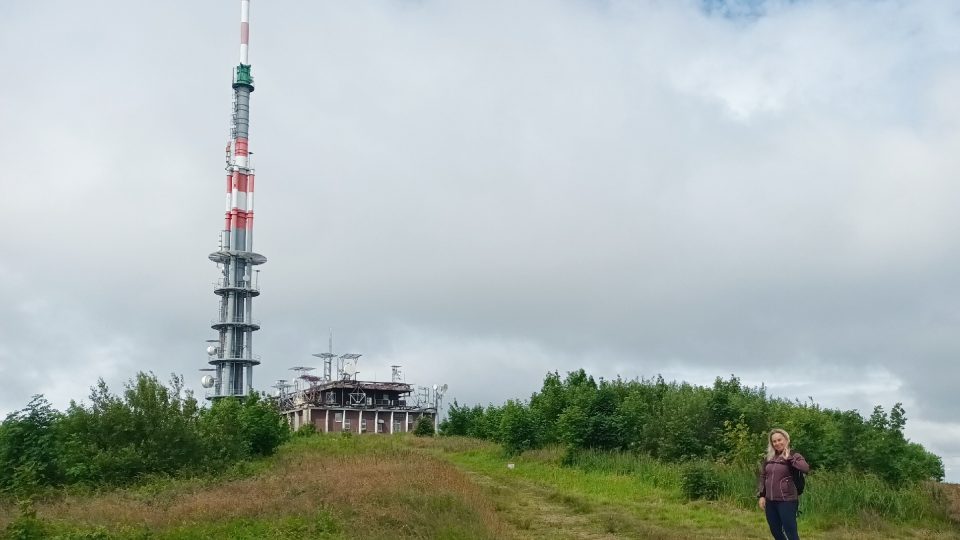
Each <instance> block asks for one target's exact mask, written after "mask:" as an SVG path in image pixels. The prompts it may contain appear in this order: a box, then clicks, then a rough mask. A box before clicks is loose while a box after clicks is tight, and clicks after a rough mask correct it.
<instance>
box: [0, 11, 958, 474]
mask: <svg viewBox="0 0 960 540" xmlns="http://www.w3.org/2000/svg"><path fill="white" fill-rule="evenodd" d="M228 4H229V3H228ZM24 6H25V5H19V7H17V8H16V9H12V10H10V8H9V7H8V8H7V9H8V10H10V11H9V12H8V13H7V15H8V16H5V17H4V22H3V23H2V24H3V28H2V30H3V31H2V32H0V50H17V51H20V52H19V53H18V54H16V55H5V59H4V62H5V65H4V69H5V73H7V74H9V75H10V76H9V77H8V82H7V83H6V84H5V85H4V86H3V88H2V89H0V115H2V117H3V118H4V119H5V129H4V130H2V131H0V162H2V163H4V167H5V169H4V177H3V178H0V183H2V187H3V191H4V196H3V197H0V226H2V227H3V230H5V231H14V234H5V235H4V236H2V237H0V249H2V251H3V253H4V254H5V258H4V259H3V261H2V262H0V278H2V282H3V284H2V285H0V287H2V288H0V291H2V292H3V293H4V297H5V299H8V300H9V301H5V303H4V305H3V306H2V307H0V322H2V323H3V326H2V329H0V357H2V369H3V371H2V374H3V377H4V382H3V383H2V386H0V410H6V411H9V410H12V409H14V408H16V407H19V406H22V404H24V403H25V402H26V399H28V397H29V395H30V394H32V393H35V392H37V391H49V392H52V393H55V394H56V395H57V396H62V399H63V400H66V399H69V398H71V397H72V398H82V397H83V396H84V395H86V387H87V386H89V385H90V384H93V383H94V382H95V380H96V377H97V376H105V377H106V378H107V379H108V380H109V381H110V382H111V384H114V385H117V384H120V382H121V381H122V380H123V379H125V378H127V377H129V376H131V375H132V374H133V372H134V371H135V370H137V369H144V370H153V371H155V372H157V373H159V374H166V373H167V372H170V371H176V372H182V373H187V374H188V375H190V374H193V373H194V370H195V369H196V368H198V367H202V366H204V363H205V361H206V358H205V356H204V354H203V350H202V349H203V340H204V339H207V338H208V337H210V336H211V335H212V332H211V331H210V330H209V329H208V328H207V327H206V326H207V325H208V321H209V319H210V318H211V317H212V314H213V312H214V310H215V308H216V301H215V297H214V296H213V294H212V293H211V291H210V288H209V286H208V285H209V283H210V282H212V281H213V280H214V279H215V278H216V275H215V269H214V267H213V265H212V263H209V261H207V260H206V254H207V253H208V252H209V251H212V250H214V249H215V248H216V232H217V229H218V228H219V227H220V223H221V221H220V220H221V217H220V211H221V200H222V194H221V192H222V177H221V172H220V167H221V166H222V151H223V143H224V141H225V138H226V127H227V121H228V116H227V115H228V110H229V107H228V106H229V98H230V93H229V84H228V81H229V73H230V69H231V67H232V65H233V63H234V62H235V56H236V50H235V41H236V17H235V16H236V12H235V11H234V10H233V9H232V8H230V7H229V5H228V6H226V7H225V6H223V5H215V4H213V3H200V4H198V3H195V2H185V1H171V2H164V3H163V4H162V5H160V6H159V7H158V9H156V10H151V11H150V12H149V13H148V12H145V11H142V10H143V7H142V6H137V5H134V4H131V3H121V2H112V3H101V4H96V5H94V6H86V5H83V6H82V5H80V4H76V3H72V2H55V3H53V4H50V3H48V4H46V5H45V7H44V9H40V8H39V7H30V6H27V7H24ZM734 7H736V6H734ZM91 9H92V10H93V11H92V12H91V11H90V10H91ZM737 13H739V12H737ZM737 13H733V15H737ZM751 13H752V15H751V16H750V17H746V18H742V17H739V16H734V17H723V16H718V15H717V13H716V12H714V13H712V14H711V12H710V11H705V10H702V9H700V5H699V4H698V3H696V2H689V3H658V2H641V1H638V2H622V3H606V4H602V5H598V4H595V3H590V2H572V3H562V4H558V3H555V2H546V1H542V2H529V3H522V4H517V3H515V2H487V3H482V4H476V3H470V2H443V3H439V2H418V3H410V2H390V1H386V0H383V1H379V2H367V3H362V4H358V3H344V4H322V3H320V4H318V3H309V2H301V3H270V2H256V1H255V2H254V5H253V14H252V38H251V42H252V43H251V59H252V62H253V65H254V75H255V77H256V82H257V90H256V92H255V93H254V95H253V104H252V107H253V108H252V135H251V141H252V142H251V148H252V149H253V151H254V152H255V155H254V160H255V164H256V166H257V168H258V182H257V230H256V244H257V249H258V251H261V252H262V253H264V254H265V255H267V256H268V258H269V262H268V264H267V265H265V266H264V267H262V270H263V271H262V273H261V278H260V279H261V283H262V287H263V291H264V292H263V296H262V297H260V298H259V299H258V300H257V301H256V316H257V317H258V318H260V319H262V320H263V330H262V331H261V332H259V333H258V334H257V335H256V343H255V347H256V349H257V352H258V353H259V354H262V355H263V356H264V364H263V365H262V366H261V367H260V368H258V370H257V372H256V376H255V378H256V382H257V383H258V386H261V387H266V386H267V385H268V384H270V383H272V381H273V380H274V379H277V378H289V374H290V372H289V371H287V370H286V368H287V367H289V366H293V365H297V364H302V363H305V362H309V361H311V360H312V357H310V356H309V354H310V353H312V352H317V351H318V350H323V349H325V348H326V335H327V330H328V329H329V328H330V327H333V328H334V329H335V332H336V347H337V348H338V349H341V350H348V349H349V350H352V351H355V352H362V353H364V354H365V356H364V357H363V359H362V361H361V369H364V370H366V369H368V368H369V370H370V371H369V372H366V371H365V373H369V374H370V375H371V376H372V375H373V374H374V373H376V374H377V375H384V376H385V375H386V374H387V373H389V366H390V364H391V363H402V364H403V365H404V366H405V367H404V369H405V372H406V373H407V375H408V377H409V379H410V380H415V381H417V382H421V383H423V384H432V383H433V382H439V381H441V380H442V381H444V382H449V383H451V386H452V390H451V394H450V396H451V397H457V398H458V399H460V401H468V402H474V401H476V402H481V403H486V402H491V401H493V402H496V401H501V400H502V399H505V398H507V397H525V396H526V395H529V393H530V392H531V391H533V390H535V389H536V388H537V387H538V386H539V383H540V380H541V377H542V376H543V374H544V373H545V372H546V371H550V370H554V369H556V370H559V371H561V372H563V371H565V370H568V369H576V368H578V367H580V366H585V367H588V368H590V369H591V370H593V371H595V372H596V373H597V374H598V375H603V376H606V377H611V376H615V375H616V374H621V375H623V376H625V377H628V378H629V377H634V376H652V375H655V374H656V373H658V372H663V373H665V374H666V375H669V374H671V373H673V374H676V375H677V376H679V377H690V378H692V379H696V380H697V381H699V382H706V383H708V382H709V381H710V380H712V378H713V377H714V376H716V375H727V374H729V373H736V374H738V375H741V376H742V377H743V378H744V380H745V381H746V380H749V381H752V382H754V383H757V384H759V383H760V382H764V383H766V384H768V385H769V386H770V387H771V388H775V389H777V391H778V392H779V391H782V392H783V395H784V396H785V397H798V398H800V399H804V398H805V397H806V396H807V395H813V396H814V397H815V398H816V399H818V400H821V399H822V400H823V402H824V404H825V405H827V406H837V407H845V408H846V407H855V408H861V409H863V410H869V408H870V407H872V405H873V404H874V402H875V401H876V395H875V393H873V392H872V390H873V389H875V388H878V387H882V388H884V389H886V391H885V393H884V396H883V398H884V400H888V398H889V400H901V401H904V402H906V403H908V413H909V414H910V415H911V421H914V419H915V421H917V422H927V424H924V425H927V426H929V425H936V426H942V427H943V429H945V430H947V432H950V430H954V429H956V425H957V424H956V423H955V422H954V421H953V419H954V418H955V417H956V412H957V411H956V405H955V400H953V399H952V392H953V389H952V384H951V383H950V381H955V380H957V379H958V378H960V368H958V367H957V365H958V364H956V362H952V361H951V358H952V357H953V356H955V354H956V351H957V349H958V346H960V343H958V342H957V339H956V338H955V337H954V336H953V333H954V332H953V329H955V328H956V327H957V323H958V322H960V321H958V318H960V314H958V311H957V310H956V309H955V308H953V304H955V302H954V301H953V299H956V298H957V296H958V293H960V291H958V287H957V285H956V284H955V282H956V279H955V276H956V275H957V274H958V272H957V268H958V266H960V264H958V263H960V261H958V258H957V256H956V255H955V254H956V253H958V252H960V250H958V249H957V248H958V241H957V240H956V236H955V235H954V234H952V231H955V230H957V228H958V225H960V223H958V218H957V213H956V212H955V211H953V208H954V206H955V202H956V201H957V200H958V198H960V188H958V187H957V186H956V183H955V182H953V181H952V179H953V178H955V177H956V175H957V171H958V170H960V158H958V157H956V156H957V155H958V153H957V152H956V151H955V149H956V148H957V147H958V145H960V136H958V133H960V132H958V129H957V128H958V126H960V107H958V105H957V104H956V100H955V99H953V96H955V95H956V89H957V88H958V87H960V73H958V72H957V69H956V62H955V61H954V60H955V56H956V52H957V51H956V46H955V44H954V40H953V39H952V38H951V36H952V35H955V33H956V30H957V27H958V26H960V20H958V16H957V14H956V13H954V11H953V8H952V7H951V3H950V2H922V3H919V2H918V3H911V4H909V5H904V4H897V3H881V4H879V5H871V6H866V5H862V4H849V5H843V6H840V5H837V4H835V3H828V2H802V3H767V4H766V5H765V7H764V9H763V10H762V11H761V12H759V13H754V12H751ZM741 14H742V13H741ZM748 15H749V14H748ZM78 20H86V21H91V22H90V24H85V25H78V24H77V23H76V21H78ZM30 306H34V307H33V309H34V311H32V312H31V311H29V309H27V308H29V307H30ZM25 309H27V311H24V310H25ZM786 362H802V363H803V364H804V365H807V366H809V370H808V373H807V375H806V376H805V377H804V378H802V380H784V379H783V377H782V375H781V374H780V372H778V371H776V370H774V369H771V366H775V365H778V364H782V363H786ZM20 365H23V366H29V367H28V368H25V369H19V368H17V367H16V366H20ZM854 379H856V380H863V381H865V382H864V383H863V384H857V385H850V386H846V385H841V384H838V383H837V381H838V380H854ZM65 381H68V382H69V384H67V382H65ZM871 385H875V386H871ZM68 394H69V396H68ZM821 396H822V397H821ZM64 402H65V401H61V402H60V403H64ZM884 405H885V406H889V405H890V403H884ZM935 431H936V430H935V429H932V428H925V429H924V430H921V431H918V432H917V435H916V437H917V438H918V440H920V442H924V439H923V438H924V437H928V438H929V441H931V443H934V442H935V444H937V445H939V446H938V448H943V449H944V450H943V451H944V452H950V453H951V454H950V455H949V456H948V458H950V456H957V455H960V453H958V452H957V450H956V449H955V448H953V447H952V446H949V445H945V444H943V443H942V442H940V441H939V439H935V437H934V435H931V433H934V432H935ZM950 459H953V458H950Z"/></svg>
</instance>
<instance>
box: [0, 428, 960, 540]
mask: <svg viewBox="0 0 960 540" xmlns="http://www.w3.org/2000/svg"><path fill="white" fill-rule="evenodd" d="M566 456H567V452H566V450H565V449H563V448H562V447H559V446H554V447H548V448H544V449H539V450H531V451H527V452H524V453H523V454H520V455H515V456H508V455H507V454H505V453H504V452H503V449H502V447H501V446H500V445H497V444H495V443H491V442H485V441H480V440H476V439H469V438H461V437H422V438H421V437H414V436H410V435H407V434H397V435H393V436H385V435H381V436H374V435H369V436H356V435H342V434H337V435H332V434H326V435H322V434H305V435H303V436H297V437H294V438H293V439H291V440H290V441H289V442H287V443H286V444H284V445H282V446H281V447H280V448H279V450H278V451H277V453H276V454H274V455H273V456H271V457H268V458H262V459H257V460H254V461H251V462H247V464H245V465H242V466H238V467H234V468H233V469H232V470H231V471H230V472H229V473H228V474H223V473H221V474H218V475H216V476H212V475H204V476H199V477H193V478H179V479H176V478H158V477H154V478H152V479H149V480H147V481H143V482H141V483H138V484H137V485H134V486H127V487H124V488H118V489H110V490H101V491H89V490H83V489H80V488H76V487H74V488H69V489H68V490H66V491H64V492H61V493H60V494H59V495H56V496H53V494H49V493H48V495H47V497H46V498H45V499H42V500H38V501H36V502H35V503H34V504H33V506H32V508H25V509H23V510H20V511H18V510H17V509H16V508H15V507H14V505H12V504H10V503H8V504H4V503H2V502H0V538H4V537H6V538H61V539H64V540H66V539H72V540H80V539H104V540H106V539H117V540H119V539H134V538H151V539H180V538H203V539H204V540H208V539H214V538H230V539H237V538H241V539H242V538H250V539H254V538H256V539H270V538H285V539H289V538H321V539H322V538H327V539H341V538H344V539H345V538H352V537H355V536H356V535H357V534H358V533H359V532H360V531H362V532H363V533H364V534H369V535H372V536H374V537H390V538H431V539H434V538H436V539H490V538H497V539H510V538H517V539H540V538H542V539H547V538H549V539H551V540H554V539H560V540H564V539H583V538H658V539H665V540H670V539H691V538H710V539H750V538H754V539H762V538H766V537H767V536H768V534H769V533H767V531H766V525H765V522H764V519H763V515H762V513H761V512H760V511H759V510H758V509H757V508H756V506H750V507H744V506H741V505H740V504H739V503H738V502H737V501H736V500H731V499H728V498H726V497H721V498H720V499H718V500H711V501H705V500H695V501H689V500H688V499H687V498H686V497H685V496H684V494H683V493H682V490H681V487H680V479H681V478H682V474H683V470H684V469H683V468H684V465H683V464H674V463H665V462H663V461H660V460H656V459H652V458H649V457H642V456H637V455H634V454H630V453H610V452H601V451H588V452H586V453H584V454H582V455H581V460H582V461H580V462H577V463H572V464H570V463H568V464H564V461H565V459H567V458H566ZM508 463H513V464H514V467H513V468H508V467H507V464H508ZM817 481H818V484H817V485H816V486H812V487H811V492H810V493H809V494H808V495H809V496H810V497H812V496H813V493H814V492H813V489H814V488H816V490H817V493H820V494H822V493H823V492H824V490H826V489H827V488H826V487H825V486H826V484H825V483H824V481H823V480H822V479H817ZM880 485H881V486H884V489H887V488H886V487H885V484H883V483H881V484H880ZM808 495H804V497H805V502H804V505H805V508H806V509H805V511H804V513H803V515H802V516H801V518H800V520H801V521H800V523H801V528H802V530H803V533H804V538H807V539H808V540H809V539H814V540H816V539H831V540H854V539H857V540H860V539H863V540H865V539H868V538H869V539H871V540H874V539H885V538H926V539H944V540H945V539H950V538H960V534H958V529H957V527H956V525H954V524H951V523H950V522H949V521H948V520H946V519H944V518H942V517H937V516H934V515H932V514H930V515H927V516H926V517H918V518H917V519H911V520H908V521H902V522H898V521H897V520H892V519H885V518H882V517H878V516H876V515H874V516H873V519H869V520H855V521H854V522H849V523H845V522H843V521H837V520H835V519H833V518H832V517H830V516H825V515H823V514H822V513H821V508H822V506H821V505H819V504H813V502H812V501H813V498H809V499H808V498H807V497H808ZM928 502H929V499H928Z"/></svg>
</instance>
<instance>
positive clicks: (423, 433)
mask: <svg viewBox="0 0 960 540" xmlns="http://www.w3.org/2000/svg"><path fill="white" fill-rule="evenodd" d="M413 434H414V435H416V436H417V437H432V436H433V419H432V418H427V417H426V416H421V417H420V418H418V419H417V424H416V425H415V426H413Z"/></svg>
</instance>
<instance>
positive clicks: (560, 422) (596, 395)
mask: <svg viewBox="0 0 960 540" xmlns="http://www.w3.org/2000/svg"><path fill="white" fill-rule="evenodd" d="M906 421H907V417H906V412H905V411H904V408H903V406H902V405H901V404H900V403H897V404H895V405H894V406H893V407H892V408H891V409H890V411H889V412H887V411H885V410H884V409H883V407H881V406H879V405H878V406H876V407H875V408H874V409H873V412H872V414H871V415H870V416H869V417H867V418H864V417H863V416H862V415H861V414H860V413H858V412H857V411H852V410H850V411H840V410H834V409H828V408H821V407H820V406H819V405H817V404H815V403H813V402H809V403H805V402H798V401H789V400H785V399H777V398H772V397H770V396H768V395H767V392H766V389H765V388H764V387H762V386H761V387H759V388H750V387H746V386H744V385H742V384H741V382H740V380H739V379H738V378H736V377H734V376H731V377H730V378H729V379H726V380H724V379H722V378H720V377H718V378H717V379H716V380H715V381H714V383H713V386H712V387H704V386H697V385H691V384H688V383H677V382H669V383H668V382H666V381H664V379H663V378H662V377H660V376H657V377H656V378H654V379H635V380H623V379H621V378H619V377H618V378H617V379H615V380H603V379H602V378H601V379H600V381H599V382H597V381H596V380H595V379H594V378H593V377H592V376H590V375H588V374H587V373H586V372H585V371H584V370H583V369H580V370H578V371H574V372H570V373H568V374H567V375H566V376H565V377H561V376H560V375H559V374H558V373H557V372H552V373H548V374H547V375H546V377H545V378H544V381H543V386H542V388H541V389H540V391H539V392H535V393H534V394H533V395H532V396H531V398H530V399H529V400H526V401H521V400H510V401H507V402H506V403H505V404H503V405H499V406H497V405H488V406H487V407H482V406H480V405H474V406H467V405H460V404H459V403H457V402H456V401H454V402H453V404H452V405H451V406H450V407H449V410H448V416H447V419H446V420H445V421H444V422H443V423H442V424H441V430H442V433H443V434H445V435H463V436H469V437H476V438H481V439H489V440H493V441H496V442H499V443H501V444H502V445H503V447H504V449H505V450H506V451H507V452H509V453H519V452H522V451H524V450H528V449H534V448H540V447H543V446H546V445H553V444H560V445H564V446H565V447H566V448H567V449H569V450H570V451H574V452H575V451H577V450H586V449H595V450H611V451H630V452H635V453H639V454H645V455H649V456H652V457H654V458H658V459H661V460H664V461H668V462H683V461H690V460H701V459H709V460H713V461H717V462H723V463H731V464H741V465H742V464H758V463H759V462H760V459H761V456H762V455H763V453H764V452H765V450H766V445H767V440H766V437H767V433H768V432H769V430H770V429H771V428H773V427H782V428H784V429H786V430H787V431H788V432H789V433H790V435H791V439H792V441H793V443H794V444H793V446H794V447H795V449H796V450H797V451H798V452H800V453H802V454H803V455H804V456H805V457H806V458H807V461H808V462H810V463H811V464H812V466H813V467H814V468H815V469H820V470H854V471H860V472H864V473H870V474H874V475H876V476H878V477H880V478H882V479H883V480H885V481H886V482H887V483H889V484H890V485H893V486H899V485H906V484H910V483H913V482H917V481H921V480H929V479H933V480H942V479H943V476H944V469H943V462H942V461H941V459H940V458H939V457H938V456H936V455H934V454H932V453H930V452H928V451H927V450H925V449H924V448H923V447H922V446H921V445H919V444H917V443H914V442H911V441H909V440H908V439H907V438H906V437H905V436H904V434H903V429H904V426H905V425H906Z"/></svg>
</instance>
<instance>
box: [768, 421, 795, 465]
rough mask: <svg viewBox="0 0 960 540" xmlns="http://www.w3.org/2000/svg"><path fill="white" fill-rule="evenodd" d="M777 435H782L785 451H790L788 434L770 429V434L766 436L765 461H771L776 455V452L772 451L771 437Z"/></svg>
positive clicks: (780, 430) (776, 429)
mask: <svg viewBox="0 0 960 540" xmlns="http://www.w3.org/2000/svg"><path fill="white" fill-rule="evenodd" d="M777 433H779V434H781V435H783V438H784V439H786V440H787V446H786V450H789V449H790V434H789V433H787V432H786V431H784V430H782V429H780V428H773V429H771V430H770V434H769V435H767V461H770V460H772V459H773V458H774V457H775V456H776V455H777V451H776V450H774V449H773V436H774V435H776V434H777Z"/></svg>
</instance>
